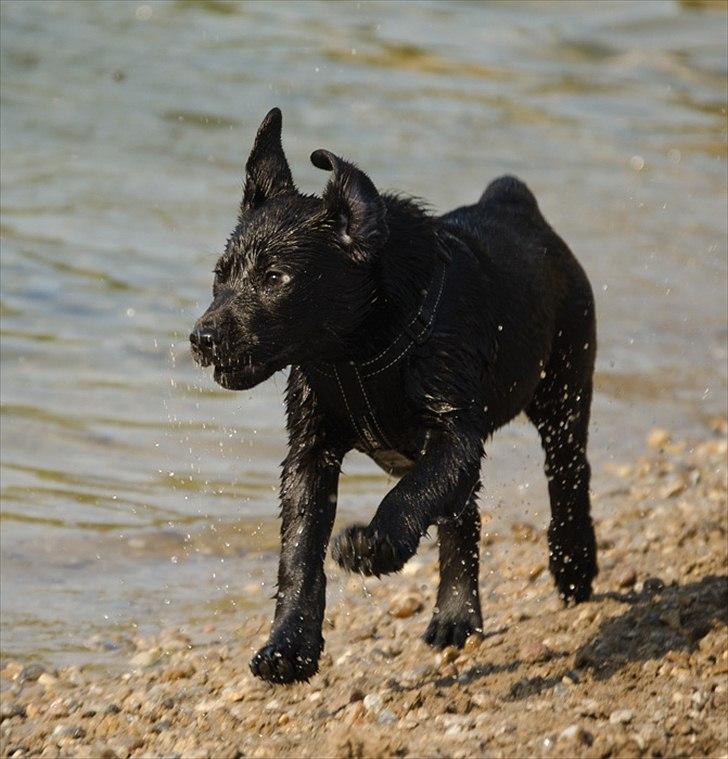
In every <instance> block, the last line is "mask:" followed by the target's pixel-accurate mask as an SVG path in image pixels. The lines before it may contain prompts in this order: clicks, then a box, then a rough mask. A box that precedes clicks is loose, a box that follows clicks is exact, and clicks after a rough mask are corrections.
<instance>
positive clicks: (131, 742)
mask: <svg viewBox="0 0 728 759" xmlns="http://www.w3.org/2000/svg"><path fill="white" fill-rule="evenodd" d="M143 745H144V741H143V740H142V738H141V737H140V736H138V735H115V736H114V737H113V738H111V739H109V748H110V749H111V750H112V751H113V752H114V754H115V755H116V756H119V757H127V756H129V755H130V754H131V752H132V751H136V749H138V748H141V747H142V746H143Z"/></svg>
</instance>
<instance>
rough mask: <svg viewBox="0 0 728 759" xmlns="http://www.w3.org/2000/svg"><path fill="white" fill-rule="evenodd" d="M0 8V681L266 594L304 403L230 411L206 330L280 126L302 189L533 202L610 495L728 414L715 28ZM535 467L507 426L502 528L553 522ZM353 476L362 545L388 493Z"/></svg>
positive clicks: (273, 391) (332, 12) (347, 7)
mask: <svg viewBox="0 0 728 759" xmlns="http://www.w3.org/2000/svg"><path fill="white" fill-rule="evenodd" d="M0 8H1V14H2V16H1V22H2V24H1V42H2V52H1V58H0V65H1V77H2V92H1V100H0V107H1V111H0V117H1V127H2V143H1V148H2V153H1V159H2V198H1V201H2V230H1V239H2V259H1V269H0V276H1V287H0V297H1V305H0V307H1V311H0V315H1V317H2V373H1V376H0V381H1V391H2V420H1V429H2V471H1V475H2V594H1V601H2V652H3V653H4V654H6V655H13V656H23V657H26V656H36V657H41V658H45V659H48V660H51V661H54V662H62V661H69V660H74V659H75V660H77V659H82V660H83V659H85V658H90V659H94V658H98V657H100V656H101V654H100V653H98V652H97V651H95V650H92V649H91V648H89V646H88V641H89V639H91V638H92V637H93V636H98V637H97V638H96V640H99V639H102V640H103V639H104V638H105V636H106V637H110V636H111V635H112V634H113V633H115V632H119V631H123V632H125V633H132V632H133V631H134V630H135V629H137V628H136V626H137V625H138V626H139V629H142V630H143V629H145V628H156V627H159V626H168V625H175V624H182V623H186V622H189V621H190V620H195V621H200V620H204V619H208V618H209V619H210V620H214V619H215V618H216V616H217V615H220V614H233V613H238V614H243V613H245V609H247V608H249V607H250V606H251V605H252V606H256V605H257V606H258V608H260V604H261V603H265V602H266V599H267V598H268V597H269V596H270V592H271V589H272V582H273V579H274V571H273V566H274V563H273V556H274V552H275V548H276V529H277V526H276V521H275V518H276V514H277V506H276V481H277V467H278V462H279V461H280V460H281V458H282V457H283V454H284V447H285V435H284V430H283V413H282V390H283V387H284V384H285V378H284V377H283V375H279V376H278V377H276V378H274V379H273V380H271V381H269V382H268V383H266V384H265V385H263V386H261V387H259V388H256V389H255V390H253V391H250V392H244V393H239V394H235V395H234V394H230V393H227V392H225V391H223V390H221V389H220V388H218V387H217V386H216V385H214V383H213V382H212V379H211V377H210V376H209V375H208V374H206V373H205V372H203V371H202V370H200V369H199V368H198V367H196V366H195V365H194V364H193V363H192V361H191V359H190V355H189V350H188V345H187V334H188V333H189V331H190V327H191V325H192V324H193V322H194V319H195V318H196V316H197V315H198V314H199V313H200V312H201V310H202V309H203V308H204V307H205V306H206V305H207V302H208V297H209V290H210V285H211V279H212V275H211V273H210V272H211V269H212V267H213V265H214V262H215V259H216V255H217V253H218V252H219V251H220V250H221V248H222V246H223V244H224V241H225V239H226V236H227V234H228V233H229V231H230V229H231V227H232V224H233V222H234V218H235V214H236V205H237V203H238V201H239V195H240V187H241V171H242V165H243V163H244V160H245V158H246V156H247V150H248V149H249V147H250V144H251V141H252V138H253V135H254V132H255V129H256V128H257V126H258V124H259V122H260V120H261V119H262V117H263V116H264V115H265V113H266V112H267V111H268V109H269V108H270V107H272V106H273V105H279V106H281V108H282V109H283V114H284V142H285V146H286V150H287V152H288V156H289V160H290V162H291V165H292V168H293V171H294V176H295V178H296V180H297V182H298V183H299V186H301V187H302V188H303V189H305V190H307V191H318V190H320V188H321V187H322V186H323V183H324V182H325V179H326V177H325V176H324V175H323V174H322V172H320V171H317V170H316V169H314V168H313V167H312V166H311V165H310V163H309V161H308V155H309V154H310V152H311V151H312V150H313V149H315V148H320V147H323V148H328V149H331V150H334V151H336V152H338V153H341V154H344V155H346V156H347V157H350V158H352V159H354V160H356V161H357V162H358V163H359V164H360V165H361V166H362V167H363V168H365V169H366V170H367V171H368V172H369V173H370V175H371V176H372V178H373V179H374V181H375V182H376V183H377V184H378V186H380V187H381V188H396V189H399V190H403V191H405V192H409V193H412V194H415V195H419V196H422V197H424V198H426V199H427V200H428V201H429V202H430V203H431V204H432V206H433V207H434V208H435V209H436V210H438V211H445V210H448V209H449V208H451V207H454V206H455V205H458V204H462V203H467V202H472V201H473V200H474V199H475V198H477V197H478V196H479V194H480V193H481V192H482V190H483V188H484V186H485V184H486V183H487V182H488V181H489V180H490V179H492V178H493V177H495V176H497V175H498V174H502V173H504V172H512V173H515V174H517V175H519V176H521V177H522V178H523V179H525V180H526V181H527V182H528V183H529V185H530V186H531V187H532V189H533V190H534V192H535V193H536V195H537V197H538V198H539V201H540V204H541V207H542V209H543V210H544V212H545V214H546V216H547V217H548V218H549V220H550V221H551V222H552V223H553V224H554V226H555V227H556V228H557V230H558V231H559V232H560V233H561V234H562V236H563V237H565V239H566V240H567V241H568V242H569V243H570V244H571V246H572V247H573V249H574V251H575V252H576V254H577V255H578V257H579V259H580V260H581V261H582V263H583V264H584V266H585V268H586V270H587V271H588V273H589V275H590V277H591V280H592V283H593V285H594V289H595V292H596V296H597V300H598V312H599V337H600V352H599V361H598V392H597V394H596V399H595V404H594V412H593V419H594V423H593V432H592V442H591V450H592V459H593V462H594V470H595V489H596V490H597V491H599V489H600V487H604V486H605V475H604V474H603V465H604V464H605V463H607V462H609V461H610V460H623V459H625V458H629V457H630V456H633V455H634V454H635V452H636V451H639V450H640V448H641V446H642V441H643V439H644V435H645V433H646V431H647V430H648V429H649V428H650V427H652V426H654V425H662V426H665V427H668V428H670V429H673V430H679V431H680V432H682V433H687V434H689V433H690V432H691V431H695V430H697V429H699V428H700V427H701V425H702V423H703V421H704V420H705V419H706V418H707V417H709V416H711V415H713V414H717V413H718V414H719V413H723V412H724V411H725V408H726V224H727V222H726V12H725V6H722V5H721V4H707V5H706V4H701V3H698V4H695V3H682V4H680V3H677V2H668V1H665V2H661V1H660V2H648V1H645V0H640V1H639V2H605V1H600V2H598V3H597V2H591V3H569V2H545V3H537V4H535V3H528V2H522V3H521V2H513V3H511V2H496V3H473V2H454V1H449V2H427V3H414V2H405V3H396V2H373V3H364V2H362V3H346V2H337V3H333V2H331V3H312V4H309V3H304V2H295V3H288V2H271V3H262V2H251V3H245V4H237V3H229V2H224V0H208V1H207V2H204V1H199V2H192V1H188V2H182V1H179V2H161V3H155V2H152V3H137V2H132V3H125V2H90V1H89V2H85V1H84V2H49V3H46V2H10V1H7V2H3V3H2V4H1V6H0ZM540 466H541V454H540V450H539V448H538V444H537V440H536V436H535V433H534V432H533V431H532V430H531V429H530V428H529V427H528V426H527V425H525V424H522V423H520V422H517V423H515V424H513V425H511V426H510V427H509V428H508V429H506V430H503V431H502V432H501V433H500V435H499V436H498V437H497V438H496V441H495V442H494V443H493V445H492V446H490V447H489V458H488V459H487V461H486V462H485V464H484V484H485V486H484V493H483V496H482V503H483V507H484V508H485V509H487V510H489V511H491V512H494V513H495V514H496V515H497V516H498V517H500V518H502V519H504V520H508V519H514V518H519V519H521V518H524V514H525V513H526V512H527V514H526V516H525V518H527V519H531V520H533V521H535V522H537V523H538V524H543V520H544V517H545V508H546V500H545V499H546V491H545V480H544V478H543V475H542V473H541V471H540ZM345 469H346V473H347V476H346V477H345V479H344V483H343V488H342V499H341V512H342V516H341V519H340V520H339V521H340V522H342V521H343V520H344V519H346V520H349V519H351V518H354V517H358V518H364V517H365V516H366V515H367V514H369V513H371V512H372V511H373V509H374V508H375V506H376V504H377V502H378V499H379V498H380V497H381V495H382V494H383V492H384V491H385V489H386V487H387V485H388V482H387V479H386V478H385V477H384V475H382V474H381V473H379V472H378V470H376V468H375V467H374V465H373V464H370V463H369V462H367V461H366V460H365V459H363V458H362V457H356V456H353V457H351V460H347V463H346V466H345ZM545 551H546V548H545V545H544V552H545ZM260 582H264V583H265V587H264V592H262V593H260V594H254V593H252V591H250V588H251V587H252V585H251V584H259V583H260ZM246 588H248V591H246ZM249 591H250V592H249Z"/></svg>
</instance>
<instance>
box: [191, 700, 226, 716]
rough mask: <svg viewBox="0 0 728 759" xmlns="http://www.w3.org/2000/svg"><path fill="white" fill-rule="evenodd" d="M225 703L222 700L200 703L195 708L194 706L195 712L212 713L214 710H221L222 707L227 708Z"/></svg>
mask: <svg viewBox="0 0 728 759" xmlns="http://www.w3.org/2000/svg"><path fill="white" fill-rule="evenodd" d="M227 703H228V702H227V701H226V700H225V699H224V698H215V699H210V700H209V701H200V703H199V704H197V706H195V711H196V712H203V713H205V714H206V713H207V712H214V711H215V709H222V708H223V707H225V706H227Z"/></svg>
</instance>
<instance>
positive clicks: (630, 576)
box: [614, 567, 637, 588]
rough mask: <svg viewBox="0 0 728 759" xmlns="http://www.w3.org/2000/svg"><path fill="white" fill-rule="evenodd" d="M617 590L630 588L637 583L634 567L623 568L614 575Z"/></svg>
mask: <svg viewBox="0 0 728 759" xmlns="http://www.w3.org/2000/svg"><path fill="white" fill-rule="evenodd" d="M614 581H615V582H616V584H617V587H618V588H631V587H632V586H633V585H634V584H635V583H636V582H637V572H636V571H635V569H634V567H623V568H622V569H620V570H619V571H618V572H616V573H615V575H614Z"/></svg>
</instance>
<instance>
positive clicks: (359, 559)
mask: <svg viewBox="0 0 728 759" xmlns="http://www.w3.org/2000/svg"><path fill="white" fill-rule="evenodd" d="M413 554H414V550H410V549H409V548H407V547H401V546H397V545H396V544H395V543H394V542H393V541H392V540H391V539H390V538H389V537H387V536H386V535H379V534H377V532H376V531H375V530H372V529H371V528H370V527H367V526H365V525H352V526H351V527H346V528H345V529H343V530H342V531H341V532H340V533H339V534H338V535H337V536H336V538H335V539H334V543H333V546H332V548H331V555H332V557H333V559H334V561H335V562H336V563H337V564H338V565H339V566H340V567H342V568H343V569H346V570H347V571H349V572H359V573H360V574H363V575H367V576H371V575H375V576H377V577H379V575H386V574H389V573H390V572H399V570H400V569H402V567H403V566H404V565H405V563H406V562H407V560H408V559H410V558H411V557H412V555H413Z"/></svg>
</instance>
